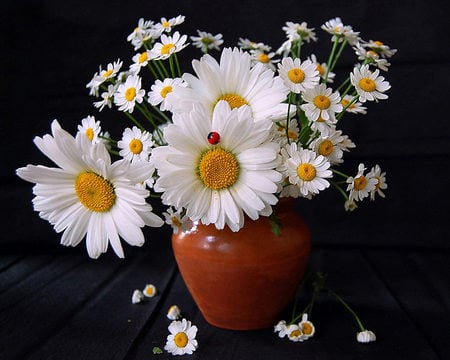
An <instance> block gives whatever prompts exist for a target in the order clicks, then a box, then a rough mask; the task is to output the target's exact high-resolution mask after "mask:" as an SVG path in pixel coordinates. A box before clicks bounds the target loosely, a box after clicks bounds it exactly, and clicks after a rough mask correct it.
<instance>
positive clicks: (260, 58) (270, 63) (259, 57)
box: [249, 50, 279, 71]
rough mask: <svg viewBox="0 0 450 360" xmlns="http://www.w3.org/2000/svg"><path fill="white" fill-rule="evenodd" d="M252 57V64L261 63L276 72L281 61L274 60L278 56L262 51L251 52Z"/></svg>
mask: <svg viewBox="0 0 450 360" xmlns="http://www.w3.org/2000/svg"><path fill="white" fill-rule="evenodd" d="M249 53H250V56H251V58H252V62H253V63H254V64H257V63H261V64H263V65H264V66H265V67H267V68H268V69H270V70H272V71H276V69H277V68H276V65H275V64H276V63H277V62H278V61H279V60H278V59H274V56H275V55H276V54H275V53H274V52H265V51H262V50H250V52H249Z"/></svg>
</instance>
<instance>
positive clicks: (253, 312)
mask: <svg viewBox="0 0 450 360" xmlns="http://www.w3.org/2000/svg"><path fill="white" fill-rule="evenodd" d="M294 204H295V203H294V202H293V201H289V200H288V201H280V202H279V203H278V204H277V205H276V206H275V209H274V210H275V213H276V214H277V217H278V219H279V220H280V221H281V223H282V227H281V236H277V235H275V233H274V232H273V231H272V230H271V224H270V222H269V220H268V218H266V217H260V218H259V219H258V220H256V221H252V220H250V219H248V218H246V219H245V225H244V227H243V228H242V229H241V230H240V231H238V232H232V231H231V230H230V229H229V228H228V227H225V229H223V230H217V229H216V228H215V226H214V225H208V226H205V225H203V224H201V223H199V224H196V225H195V226H194V227H193V228H192V229H190V230H189V231H185V232H178V233H177V234H173V235H172V246H173V251H174V254H175V259H176V261H177V264H178V267H179V270H180V273H181V276H182V277H183V280H184V282H185V284H186V286H187V288H188V290H189V292H190V293H191V295H192V297H193V299H194V301H195V303H196V304H197V306H198V307H199V309H200V311H201V313H202V314H203V316H204V317H205V319H206V321H207V322H208V323H209V324H211V325H214V326H216V327H219V328H223V329H231V330H254V329H262V328H267V327H271V326H274V325H275V324H276V323H277V322H278V321H279V320H280V316H281V315H282V313H283V311H284V310H285V309H286V307H287V306H288V305H289V304H290V302H291V301H292V300H293V298H294V296H295V293H296V289H297V287H298V285H299V283H300V281H301V279H302V276H303V275H304V272H305V270H306V266H307V262H308V258H309V253H310V247H311V242H310V232H309V228H308V226H307V224H306V223H305V222H304V220H303V219H302V217H301V216H300V215H299V214H298V213H297V212H296V211H295V209H294Z"/></svg>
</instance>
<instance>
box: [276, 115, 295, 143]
mask: <svg viewBox="0 0 450 360" xmlns="http://www.w3.org/2000/svg"><path fill="white" fill-rule="evenodd" d="M286 126H287V120H283V121H277V122H276V123H274V124H273V129H274V135H273V138H274V141H275V142H277V143H278V144H280V146H284V145H286V144H287V143H290V142H292V141H297V140H298V137H299V133H300V129H299V127H298V123H297V120H295V119H291V120H290V121H289V125H288V128H287V129H286Z"/></svg>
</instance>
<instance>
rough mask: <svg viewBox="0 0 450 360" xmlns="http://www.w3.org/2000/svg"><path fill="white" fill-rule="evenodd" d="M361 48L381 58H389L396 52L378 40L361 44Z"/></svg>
mask: <svg viewBox="0 0 450 360" xmlns="http://www.w3.org/2000/svg"><path fill="white" fill-rule="evenodd" d="M363 46H364V47H365V48H367V49H370V50H372V51H374V52H376V53H377V54H378V55H380V56H381V57H383V58H390V57H392V56H394V55H395V53H396V52H397V49H391V48H390V47H389V46H388V45H386V44H385V43H383V42H382V41H379V40H369V41H368V42H363Z"/></svg>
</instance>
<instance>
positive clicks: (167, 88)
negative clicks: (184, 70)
mask: <svg viewBox="0 0 450 360" xmlns="http://www.w3.org/2000/svg"><path fill="white" fill-rule="evenodd" d="M172 90H173V89H172V86H170V85H167V86H164V87H163V88H162V89H161V92H160V94H161V96H162V97H163V98H165V97H166V96H167V94H169V93H171V92H172Z"/></svg>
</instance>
